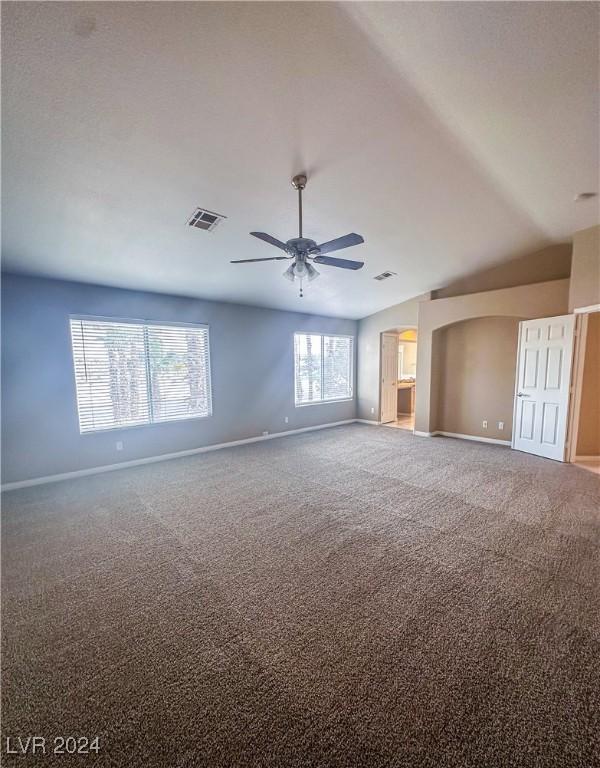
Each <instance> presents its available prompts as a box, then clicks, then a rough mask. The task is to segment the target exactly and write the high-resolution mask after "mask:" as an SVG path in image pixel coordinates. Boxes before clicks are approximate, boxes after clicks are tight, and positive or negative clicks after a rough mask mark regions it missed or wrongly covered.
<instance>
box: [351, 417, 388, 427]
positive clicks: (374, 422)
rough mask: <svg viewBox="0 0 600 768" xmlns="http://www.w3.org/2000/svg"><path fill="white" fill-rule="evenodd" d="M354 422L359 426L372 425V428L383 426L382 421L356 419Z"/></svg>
mask: <svg viewBox="0 0 600 768" xmlns="http://www.w3.org/2000/svg"><path fill="white" fill-rule="evenodd" d="M354 421H356V422H358V423H359V424H370V425H371V426H372V427H378V426H380V425H381V422H380V421H375V420H374V419H354Z"/></svg>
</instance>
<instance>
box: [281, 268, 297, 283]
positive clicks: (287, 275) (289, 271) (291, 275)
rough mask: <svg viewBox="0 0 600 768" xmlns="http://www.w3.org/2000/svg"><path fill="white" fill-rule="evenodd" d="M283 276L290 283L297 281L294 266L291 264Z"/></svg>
mask: <svg viewBox="0 0 600 768" xmlns="http://www.w3.org/2000/svg"><path fill="white" fill-rule="evenodd" d="M283 276H284V277H285V279H286V280H289V281H290V283H293V282H294V280H295V279H296V275H295V274H294V265H293V264H290V266H289V267H288V268H287V269H286V270H285V272H284V273H283Z"/></svg>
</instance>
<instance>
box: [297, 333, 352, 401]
mask: <svg viewBox="0 0 600 768" xmlns="http://www.w3.org/2000/svg"><path fill="white" fill-rule="evenodd" d="M353 360H354V356H353V339H352V336H326V335H323V334H319V333H295V334H294V369H295V399H296V405H308V404H309V403H324V402H329V401H332V400H348V399H350V398H351V397H352V378H353V377H352V372H353Z"/></svg>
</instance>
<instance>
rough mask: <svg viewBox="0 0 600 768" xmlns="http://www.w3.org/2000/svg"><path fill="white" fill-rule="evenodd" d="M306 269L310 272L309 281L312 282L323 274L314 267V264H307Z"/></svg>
mask: <svg viewBox="0 0 600 768" xmlns="http://www.w3.org/2000/svg"><path fill="white" fill-rule="evenodd" d="M306 271H307V272H308V281H309V282H312V281H313V280H316V279H317V277H319V275H320V274H321V273H320V272H319V271H318V270H317V269H315V268H314V267H313V265H312V264H307V265H306Z"/></svg>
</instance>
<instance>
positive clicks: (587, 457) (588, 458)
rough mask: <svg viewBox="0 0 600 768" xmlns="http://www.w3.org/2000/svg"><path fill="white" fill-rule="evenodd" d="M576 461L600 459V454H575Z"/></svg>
mask: <svg viewBox="0 0 600 768" xmlns="http://www.w3.org/2000/svg"><path fill="white" fill-rule="evenodd" d="M575 461H600V456H598V455H596V456H575Z"/></svg>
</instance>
